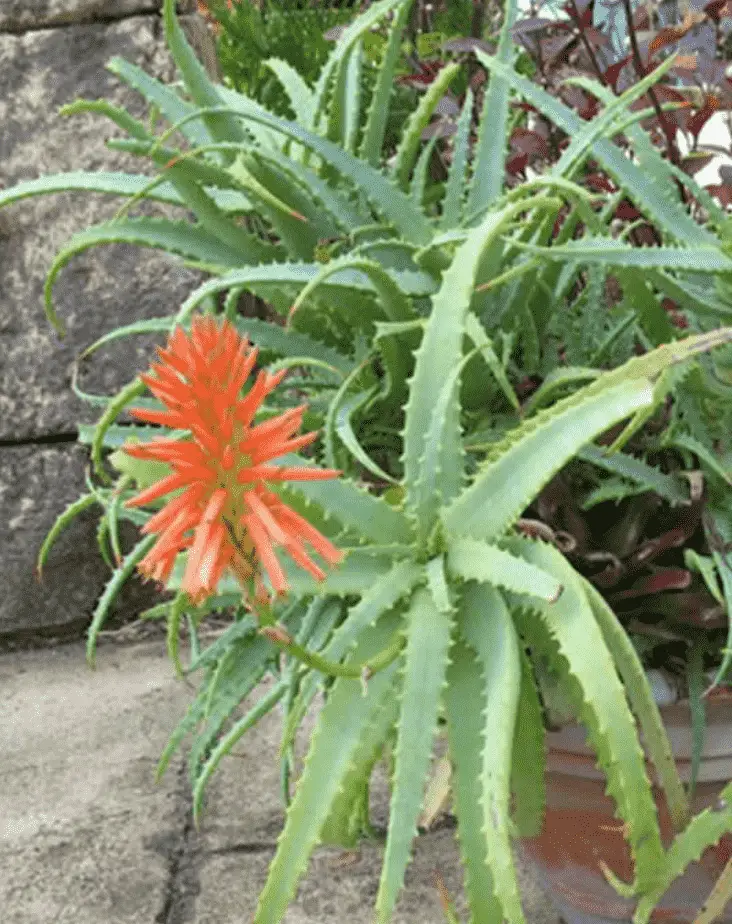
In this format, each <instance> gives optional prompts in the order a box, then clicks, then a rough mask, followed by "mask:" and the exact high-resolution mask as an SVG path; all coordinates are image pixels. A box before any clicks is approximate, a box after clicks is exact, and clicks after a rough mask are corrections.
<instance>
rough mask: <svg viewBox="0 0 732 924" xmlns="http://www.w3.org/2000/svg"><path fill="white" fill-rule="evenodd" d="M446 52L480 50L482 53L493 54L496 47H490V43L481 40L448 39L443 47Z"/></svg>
mask: <svg viewBox="0 0 732 924" xmlns="http://www.w3.org/2000/svg"><path fill="white" fill-rule="evenodd" d="M442 47H443V48H444V50H445V51H458V52H461V51H474V50H475V49H476V48H480V50H481V51H484V52H486V54H493V52H494V51H495V47H494V46H492V45H489V44H488V42H484V41H483V39H479V38H471V37H469V36H468V37H466V38H452V39H448V40H447V41H446V42H445V43H444V45H443V46H442Z"/></svg>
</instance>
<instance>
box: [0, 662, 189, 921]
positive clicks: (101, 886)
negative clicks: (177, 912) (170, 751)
mask: <svg viewBox="0 0 732 924" xmlns="http://www.w3.org/2000/svg"><path fill="white" fill-rule="evenodd" d="M0 690H1V691H2V703H3V707H2V711H3V718H2V721H1V722H0V754H2V762H1V763H0V869H2V876H0V908H1V909H2V919H3V922H4V924H50V922H52V921H53V922H55V924H67V922H68V924H71V922H73V924H102V922H104V924H138V922H139V924H143V922H144V924H153V922H155V921H157V920H162V921H166V920H167V919H166V918H162V919H160V918H158V917H157V915H159V914H160V913H161V911H162V910H163V909H164V908H165V907H166V903H167V902H168V895H169V891H168V890H169V881H170V872H171V865H172V864H173V862H174V860H175V857H176V856H177V851H178V842H179V839H180V832H181V831H182V830H183V827H184V824H185V820H186V808H187V804H186V802H185V799H184V798H183V796H182V795H181V790H180V786H179V780H178V778H177V777H176V773H175V771H173V773H172V774H171V775H170V776H169V777H168V778H166V779H165V780H164V781H163V782H162V783H161V784H160V785H157V786H156V785H155V783H154V779H153V774H154V770H155V764H156V759H157V756H158V754H159V752H160V750H161V748H162V747H163V746H164V744H165V741H166V740H167V736H168V734H169V731H170V728H171V727H172V726H173V724H174V723H175V722H176V721H177V718H178V716H179V715H180V713H181V711H182V710H183V709H184V708H185V705H186V701H187V691H186V689H185V687H184V686H183V685H182V684H176V683H175V682H174V680H173V679H172V672H171V669H170V665H169V663H168V660H167V658H166V657H165V655H164V651H163V646H162V645H154V646H152V645H148V646H134V647H129V648H125V649H119V650H117V651H113V650H111V649H110V648H109V647H107V648H105V650H104V654H103V656H102V657H100V662H99V669H98V670H97V671H96V672H92V671H91V670H89V669H88V668H87V667H86V666H85V663H84V653H83V649H82V648H81V647H80V646H76V645H74V646H69V647H59V648H55V649H52V650H45V651H36V652H24V653H20V654H16V655H3V656H2V657H0Z"/></svg>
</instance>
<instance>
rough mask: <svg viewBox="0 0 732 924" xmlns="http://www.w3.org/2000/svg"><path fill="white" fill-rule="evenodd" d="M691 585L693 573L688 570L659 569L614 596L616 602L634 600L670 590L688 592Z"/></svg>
mask: <svg viewBox="0 0 732 924" xmlns="http://www.w3.org/2000/svg"><path fill="white" fill-rule="evenodd" d="M690 585H691V571H687V570H686V568H658V569H657V570H655V571H654V572H653V573H652V574H646V575H644V576H643V577H642V578H640V580H638V581H636V582H635V583H634V584H633V586H632V587H630V588H628V589H627V590H620V591H617V592H616V593H614V594H613V598H614V599H615V600H633V599H635V598H636V597H645V596H646V595H647V594H658V593H661V592H662V591H668V590H686V588H687V587H689V586H690Z"/></svg>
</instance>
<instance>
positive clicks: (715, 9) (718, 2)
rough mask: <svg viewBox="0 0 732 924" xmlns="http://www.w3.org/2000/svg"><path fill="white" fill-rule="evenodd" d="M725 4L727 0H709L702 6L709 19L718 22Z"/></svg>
mask: <svg viewBox="0 0 732 924" xmlns="http://www.w3.org/2000/svg"><path fill="white" fill-rule="evenodd" d="M726 6H727V0H711V3H707V5H706V6H705V7H704V12H705V13H706V14H707V16H708V17H709V18H710V19H713V20H714V22H719V20H720V19H721V18H722V13H723V12H725V7H726Z"/></svg>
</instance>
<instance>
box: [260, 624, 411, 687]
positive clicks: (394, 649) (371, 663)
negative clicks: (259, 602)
mask: <svg viewBox="0 0 732 924" xmlns="http://www.w3.org/2000/svg"><path fill="white" fill-rule="evenodd" d="M259 631H260V633H261V634H262V635H264V636H265V637H266V638H268V639H269V640H270V642H272V643H273V644H275V645H277V647H278V648H281V649H282V650H283V651H285V652H287V654H289V655H292V657H293V658H296V659H297V660H298V661H301V662H302V663H303V664H305V665H307V666H308V667H310V668H312V669H313V670H316V671H320V673H321V674H330V675H331V676H332V677H351V678H355V679H366V680H368V678H369V677H371V676H372V675H373V674H376V673H378V671H382V670H384V668H386V667H388V666H389V665H390V664H391V663H392V662H393V661H395V660H396V658H398V657H399V654H400V652H401V650H402V648H403V647H404V640H403V639H401V638H399V639H397V640H396V641H395V642H394V643H393V644H392V645H389V646H388V648H385V649H384V650H383V651H382V652H380V653H379V654H377V655H375V656H374V657H373V658H370V659H369V660H368V661H364V662H363V663H362V664H339V663H338V662H337V661H329V660H328V659H327V658H324V657H323V656H322V655H319V654H318V653H317V652H315V651H308V650H307V648H303V646H302V645H299V644H298V643H297V642H296V641H295V639H294V638H292V636H291V635H290V634H289V632H287V630H286V629H285V628H284V626H280V625H275V626H265V627H264V628H263V629H260V630H259Z"/></svg>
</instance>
